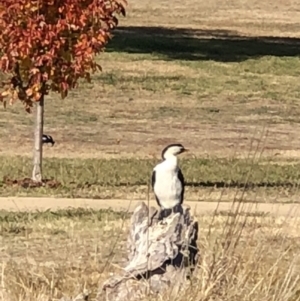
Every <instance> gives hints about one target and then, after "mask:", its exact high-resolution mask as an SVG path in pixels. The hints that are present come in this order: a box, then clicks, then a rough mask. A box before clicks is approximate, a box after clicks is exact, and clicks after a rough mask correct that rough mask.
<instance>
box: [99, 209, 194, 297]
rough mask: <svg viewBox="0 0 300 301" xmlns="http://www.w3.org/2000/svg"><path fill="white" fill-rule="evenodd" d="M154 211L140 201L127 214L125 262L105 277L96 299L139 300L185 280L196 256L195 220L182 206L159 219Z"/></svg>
mask: <svg viewBox="0 0 300 301" xmlns="http://www.w3.org/2000/svg"><path fill="white" fill-rule="evenodd" d="M157 216H158V211H157V210H156V209H155V208H153V207H151V208H150V209H149V208H148V207H147V206H146V205H145V203H142V204H141V205H139V206H138V207H137V208H136V209H135V211H134V213H133V215H132V217H131V229H130V233H129V237H128V263H127V265H126V267H125V268H124V270H123V272H122V273H121V275H119V276H113V277H111V278H110V279H108V280H107V281H106V282H105V283H104V285H103V287H102V288H101V290H100V291H99V294H98V296H97V300H99V301H100V300H107V301H112V300H113V301H119V300H120V301H126V300H128V301H129V300H130V301H133V300H141V298H142V297H143V296H145V295H149V294H151V295H155V294H157V293H160V294H163V293H164V292H166V291H167V290H168V289H169V290H170V292H168V293H171V294H177V293H178V291H179V290H180V289H181V288H182V287H184V285H185V284H186V283H187V281H186V280H187V279H188V278H189V277H190V275H191V273H192V272H193V270H194V267H195V264H196V261H197V257H198V248H197V243H196V241H197V237H198V223H197V222H196V221H194V219H193V218H192V216H191V214H190V208H189V207H188V206H184V207H181V208H180V212H179V213H172V214H171V215H169V216H168V217H166V218H165V219H164V220H163V221H158V219H157Z"/></svg>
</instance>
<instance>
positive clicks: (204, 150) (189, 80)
mask: <svg viewBox="0 0 300 301" xmlns="http://www.w3.org/2000/svg"><path fill="white" fill-rule="evenodd" d="M299 14H300V13H299V10H298V4H297V3H296V2H294V1H289V2H288V3H286V2H283V1H280V0H275V1H269V0H264V1H256V0H251V1H238V0H235V1H230V2H229V1H216V0H214V1H210V2H206V1H196V0H188V1H185V2H182V1H174V2H172V7H170V5H169V2H168V1H158V0H156V1H152V2H151V5H150V4H148V2H147V1H135V0H133V1H130V3H129V7H128V17H127V18H125V19H122V20H120V25H122V26H123V27H120V29H119V30H118V31H116V32H115V37H114V39H113V40H112V42H111V43H110V44H109V45H108V49H107V52H106V53H104V54H103V55H102V56H101V57H100V58H99V62H100V63H101V64H102V66H103V70H104V71H103V73H101V74H97V75H95V76H94V82H93V84H91V85H87V84H82V85H81V87H80V88H79V89H78V90H76V91H74V92H73V93H71V94H70V97H69V98H67V99H66V100H64V101H63V103H62V102H61V100H60V99H59V97H58V96H57V95H51V96H50V97H49V98H48V100H47V101H46V123H45V132H46V133H49V134H51V135H53V137H54V138H55V139H56V141H57V144H56V146H55V147H54V148H47V149H46V150H45V156H46V157H68V158H70V157H73V158H78V157H101V158H103V157H106V158H110V157H116V156H117V157H120V156H123V157H133V156H135V157H136V156H138V157H143V158H144V157H149V156H152V155H153V154H158V153H159V152H160V151H161V148H162V147H163V146H165V144H167V143H169V142H173V141H174V140H176V141H182V142H183V143H184V144H185V145H188V146H189V147H190V148H191V149H193V150H194V153H195V154H196V155H201V156H204V155H207V154H209V155H216V156H218V157H228V156H244V155H245V154H246V153H248V152H249V148H250V144H251V137H253V136H255V137H256V138H257V137H260V136H261V132H262V128H263V127H266V129H267V130H268V131H269V132H268V139H267V140H266V142H265V152H264V154H265V155H266V156H273V155H275V154H277V155H278V156H277V157H278V158H289V157H296V158H298V157H299V147H300V140H299V135H298V132H299V116H300V114H299V113H300V111H299V106H298V99H299V90H300V86H299V85H300V84H299V80H298V70H299V68H300V60H299V49H300V48H299V40H297V39H292V38H291V37H297V36H299V32H298V27H297V26H298V25H297V24H298V23H297V22H298V20H299V17H300V16H299ZM253 37H256V38H253ZM280 37H284V38H280ZM62 104H63V105H62ZM32 127H33V116H31V115H26V114H25V113H24V112H23V111H22V108H21V106H20V105H16V106H14V107H9V108H8V109H7V110H6V111H2V112H0V135H1V144H0V152H1V153H2V154H10V155H12V154H19V155H26V156H31V150H32V137H33V135H32V132H33V129H32ZM187 133H188V135H187ZM257 139H258V138H257ZM91 149H92V150H93V152H91V151H90V150H91Z"/></svg>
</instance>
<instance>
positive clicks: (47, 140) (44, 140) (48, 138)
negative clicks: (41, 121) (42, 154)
mask: <svg viewBox="0 0 300 301" xmlns="http://www.w3.org/2000/svg"><path fill="white" fill-rule="evenodd" d="M42 143H43V144H44V143H51V144H52V146H53V145H54V144H55V141H54V140H53V138H52V137H51V136H50V135H43V137H42Z"/></svg>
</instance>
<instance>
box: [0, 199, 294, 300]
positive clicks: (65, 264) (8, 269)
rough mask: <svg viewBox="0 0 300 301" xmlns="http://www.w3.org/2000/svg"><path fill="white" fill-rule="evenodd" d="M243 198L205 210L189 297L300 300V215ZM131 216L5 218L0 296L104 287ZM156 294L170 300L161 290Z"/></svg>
mask: <svg viewBox="0 0 300 301" xmlns="http://www.w3.org/2000/svg"><path fill="white" fill-rule="evenodd" d="M251 206H253V205H251V204H244V203H243V202H242V201H238V200H237V201H235V202H233V205H232V210H231V211H226V212H218V211H217V210H216V212H215V213H214V214H213V215H202V216H198V220H199V226H200V235H199V241H198V243H199V246H200V252H201V254H200V261H199V264H198V266H197V269H196V271H195V274H194V277H193V278H192V280H191V283H190V285H189V286H188V288H187V289H186V290H185V291H183V292H182V293H181V294H180V295H178V296H177V298H176V300H178V301H187V300H202V301H204V300H205V301H206V300H222V301H226V300H230V301H232V300H237V301H246V300H251V301H256V300H257V301H258V300H259V301H262V300H264V301H268V300H270V301H276V300H278V301H287V300H290V301H295V300H299V298H300V293H299V288H300V279H299V272H298V271H299V260H298V259H299V250H300V246H299V245H300V243H299V241H298V231H299V227H300V222H299V219H297V218H292V217H290V218H288V217H272V216H269V215H266V214H263V213H262V212H259V211H256V210H255V208H250V207H251ZM126 227H128V216H126V218H125V219H124V218H123V216H122V215H120V214H117V213H113V212H110V211H106V212H104V211H101V212H100V211H88V210H81V209H77V210H65V211H60V212H58V213H56V214H52V213H50V212H46V213H36V214H35V215H32V214H27V215H26V213H24V214H21V213H20V214H19V215H18V216H17V217H15V215H13V214H11V213H6V215H5V217H3V216H2V219H1V238H0V239H1V248H0V255H1V261H0V262H1V278H0V283H1V286H2V289H1V290H0V292H1V293H0V300H6V301H15V300H31V301H37V300H39V301H46V300H47V301H48V300H58V299H59V298H61V297H62V296H66V295H67V296H75V295H77V294H78V293H80V292H82V291H83V290H84V289H88V290H89V291H90V299H89V300H94V298H95V296H96V293H97V289H98V288H99V286H101V283H102V282H103V281H104V280H105V279H106V278H107V277H108V276H109V275H111V273H118V271H119V269H120V268H121V266H122V264H123V263H124V260H126V247H125V244H126V234H127V233H126ZM160 297H161V298H158V299H157V298H156V299H155V300H159V299H164V300H168V296H167V294H166V296H160Z"/></svg>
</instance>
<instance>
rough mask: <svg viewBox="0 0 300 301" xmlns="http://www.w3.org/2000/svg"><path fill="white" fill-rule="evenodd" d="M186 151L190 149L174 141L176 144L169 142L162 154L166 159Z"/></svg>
mask: <svg viewBox="0 0 300 301" xmlns="http://www.w3.org/2000/svg"><path fill="white" fill-rule="evenodd" d="M186 151H188V149H186V148H185V147H184V146H183V145H182V144H180V143H174V144H169V145H168V146H166V147H165V148H164V149H163V151H162V153H161V156H162V158H163V160H165V159H167V158H168V157H171V156H177V155H179V154H182V153H184V152H186Z"/></svg>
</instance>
